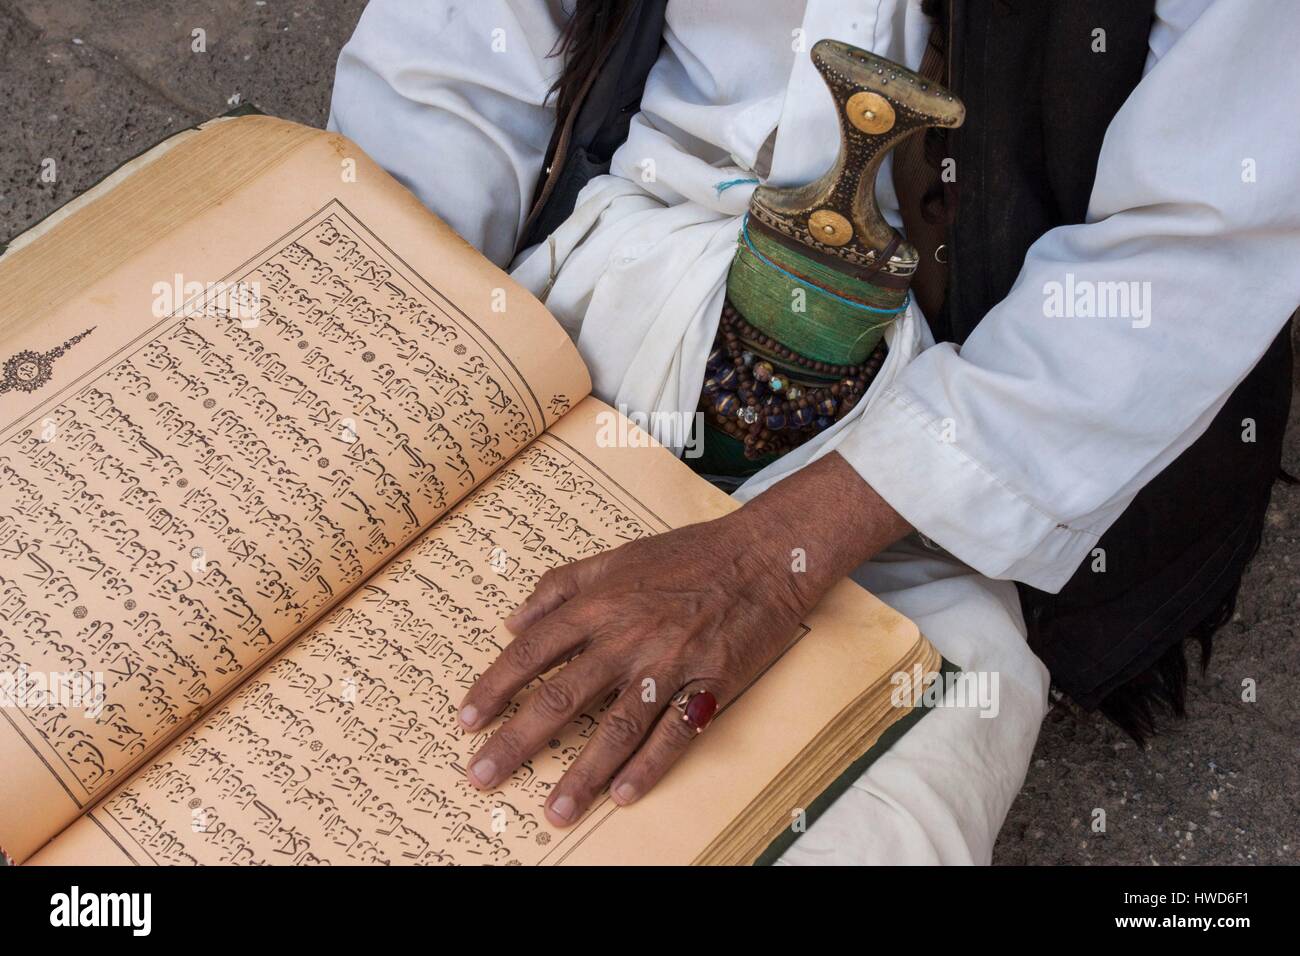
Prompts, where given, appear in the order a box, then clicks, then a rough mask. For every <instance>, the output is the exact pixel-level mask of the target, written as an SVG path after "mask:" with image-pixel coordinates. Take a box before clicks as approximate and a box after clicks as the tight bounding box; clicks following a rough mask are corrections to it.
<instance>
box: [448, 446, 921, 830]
mask: <svg viewBox="0 0 1300 956" xmlns="http://www.w3.org/2000/svg"><path fill="white" fill-rule="evenodd" d="M909 530H910V528H909V527H908V525H907V523H906V522H905V521H904V520H903V519H902V518H901V517H899V515H898V514H897V513H896V512H894V510H893V509H892V508H890V507H889V505H888V504H886V503H885V501H884V500H883V499H882V498H880V496H879V495H877V494H876V493H875V492H874V491H873V490H872V489H871V487H870V486H869V485H867V484H866V483H865V482H864V481H863V480H862V479H861V478H860V477H859V476H858V474H857V472H855V471H854V470H853V469H852V468H851V467H850V466H849V464H848V463H847V462H846V461H845V460H844V459H843V458H842V457H840V456H839V455H838V454H836V453H834V452H832V453H831V454H829V455H826V456H823V457H822V458H820V459H818V460H817V461H816V462H814V463H812V464H811V465H809V466H808V467H806V468H804V469H802V470H801V471H799V472H797V473H795V474H794V475H791V476H790V477H789V478H787V479H785V480H784V481H782V482H780V483H779V484H777V485H775V486H773V487H772V488H770V489H769V490H767V491H766V492H764V493H763V494H761V495H759V496H758V497H756V498H755V499H754V500H753V501H751V502H749V503H748V504H746V505H744V506H743V507H741V508H740V509H739V510H738V511H735V512H733V513H731V514H729V515H727V516H725V517H723V518H718V519H716V520H714V521H707V522H704V523H702V524H695V525H688V526H687V527H684V528H679V529H676V530H674V531H669V532H668V533H666V534H661V535H657V536H655V537H652V538H643V539H640V540H637V541H633V542H629V543H628V544H625V545H623V546H621V547H619V548H615V549H613V550H611V551H607V552H605V553H604V554H600V555H596V556H595V557H591V558H586V559H584V560H582V561H576V562H574V563H573V564H569V565H565V566H563V567H560V568H556V569H554V570H552V571H549V572H547V573H546V574H545V575H544V576H543V577H542V579H541V581H540V582H539V583H538V585H537V589H536V590H535V591H534V592H533V594H532V596H530V597H529V598H528V600H527V601H525V602H524V603H523V605H521V606H520V608H519V609H518V610H517V611H515V613H514V614H512V615H511V616H510V617H509V618H507V619H506V627H507V628H509V629H510V631H511V632H512V633H514V634H515V635H516V637H515V640H514V641H513V642H512V643H511V644H510V645H509V646H508V647H507V648H506V649H505V650H504V651H503V652H502V653H501V655H500V657H498V658H497V660H496V661H495V662H494V663H493V664H492V665H491V666H490V667H489V668H488V669H487V670H486V671H484V672H483V674H482V676H481V677H479V679H478V680H477V681H476V682H475V684H474V686H473V687H472V688H470V691H469V693H468V694H467V695H466V697H465V700H464V701H463V702H462V703H461V707H460V720H461V723H462V724H463V725H464V726H465V727H466V728H468V729H470V730H475V729H478V728H480V727H482V726H484V725H485V724H488V723H489V722H491V721H492V720H493V719H494V718H495V717H496V716H497V715H498V714H500V713H501V712H502V710H504V709H505V707H506V705H507V704H508V703H509V702H510V699H511V698H512V697H513V696H514V695H515V694H517V693H518V692H519V691H520V690H521V689H522V688H523V687H524V686H525V685H526V684H528V683H529V682H530V681H532V680H533V679H534V678H536V677H538V676H540V675H542V674H545V673H546V672H547V671H548V670H550V668H552V667H554V666H555V665H556V664H559V663H561V662H563V661H569V663H567V664H565V665H564V667H562V668H560V669H559V670H558V671H556V672H555V673H554V674H552V675H551V676H549V677H548V678H547V679H546V680H545V681H544V682H543V683H541V684H540V685H538V687H537V688H536V689H535V690H534V691H533V692H532V693H531V694H530V695H529V696H528V698H527V699H526V700H525V701H524V702H523V704H522V705H521V706H520V708H519V711H518V713H516V714H515V715H514V716H513V717H511V718H510V719H509V720H508V721H506V722H505V723H504V724H502V725H501V727H500V728H499V729H498V730H497V731H496V733H495V734H493V735H492V737H491V738H490V739H489V740H488V741H487V743H485V744H484V745H483V746H482V748H480V750H479V751H478V753H477V754H475V756H474V759H473V760H472V761H471V762H470V766H469V778H470V782H471V783H473V784H474V785H475V786H477V787H480V788H482V789H488V788H491V787H495V786H497V785H498V784H500V783H502V782H503V781H505V780H506V779H508V778H509V777H510V775H511V774H512V773H514V772H515V770H516V769H518V767H519V765H520V764H521V763H523V762H524V761H525V760H527V759H528V758H529V757H530V756H532V755H533V754H534V753H535V752H536V751H537V750H539V749H540V748H541V747H542V746H543V745H545V743H546V742H547V741H548V740H550V739H551V738H553V737H555V736H557V735H558V733H559V731H560V730H561V728H563V727H564V726H565V725H566V724H567V723H568V722H569V721H571V720H572V719H574V718H575V717H577V716H578V715H579V714H581V713H582V711H583V710H584V709H585V708H586V707H588V706H589V705H590V704H591V703H592V702H593V701H595V700H598V699H599V698H601V697H603V696H604V695H605V694H606V693H607V692H609V691H610V690H611V689H613V688H621V692H620V693H619V696H618V698H617V700H616V701H615V703H614V704H613V706H612V707H611V708H610V710H609V711H608V712H607V713H606V714H605V715H604V717H603V718H602V719H601V721H600V724H599V726H598V727H597V729H596V731H595V736H594V737H593V738H592V740H591V741H590V742H589V743H588V744H587V746H586V747H585V748H584V749H583V751H582V753H581V754H579V755H578V758H577V759H576V760H575V761H574V763H573V765H572V766H571V767H570V768H569V769H568V771H567V772H566V773H565V774H564V776H563V778H561V780H560V782H559V783H558V784H557V785H556V787H555V789H554V791H553V792H552V793H551V795H550V797H549V799H548V800H547V802H546V815H547V818H548V819H549V820H550V821H551V822H552V823H553V824H556V825H557V826H565V825H568V824H571V823H574V822H576V821H577V820H578V819H579V817H581V815H582V813H583V812H584V811H585V810H586V809H587V807H588V806H589V805H590V804H591V802H592V800H593V799H595V797H596V796H597V795H598V794H599V793H600V792H601V790H602V789H603V788H604V787H605V786H606V784H607V783H609V781H610V780H611V778H614V783H613V788H612V790H613V799H614V801H615V802H616V803H619V804H628V803H631V802H632V801H634V800H636V799H638V798H639V797H641V796H642V795H644V794H645V793H646V792H647V791H648V790H649V789H650V788H651V787H652V786H654V785H655V783H656V782H657V781H658V780H659V779H660V778H661V777H662V776H663V775H664V773H665V772H667V770H668V768H669V767H671V766H672V764H673V763H674V762H675V761H676V760H677V758H678V757H679V756H681V754H682V752H683V751H684V750H685V749H686V747H687V745H688V744H689V743H690V742H691V740H692V739H694V737H695V731H694V730H693V729H692V728H691V727H690V726H689V725H688V724H687V723H686V722H685V721H683V720H682V719H681V718H682V715H681V713H680V712H679V711H678V710H676V709H675V708H672V707H670V706H669V703H670V702H671V700H672V698H673V697H675V696H676V695H677V694H678V693H679V692H680V691H682V690H695V689H703V690H708V691H710V692H711V693H712V694H713V695H714V696H715V697H716V698H717V701H718V706H719V707H725V706H726V705H727V704H728V703H730V702H731V701H732V700H733V699H734V698H735V696H736V695H737V694H739V693H740V692H741V691H742V690H743V689H744V688H745V687H746V686H747V685H748V684H749V682H750V681H751V680H752V679H753V678H754V677H755V675H757V674H759V673H760V672H762V670H763V669H764V668H765V667H767V665H768V664H770V663H771V662H772V661H773V660H774V659H775V658H776V657H778V656H779V655H780V654H781V653H782V651H784V650H785V648H786V647H787V646H788V644H789V643H790V640H791V638H792V637H793V636H794V632H795V629H796V627H797V625H798V623H799V620H800V618H801V617H802V616H803V615H805V614H806V613H807V612H808V611H809V610H811V609H812V607H813V606H814V605H816V603H817V602H818V601H819V600H820V599H821V597H822V595H823V594H824V593H825V592H826V591H827V589H829V588H830V586H831V585H832V584H834V583H835V582H836V581H838V580H839V579H840V578H842V577H844V576H845V575H846V574H848V572H849V571H851V570H852V569H853V568H855V567H856V566H857V565H859V564H861V563H862V562H863V561H865V560H867V559H868V558H870V557H871V556H872V555H874V554H875V553H876V552H878V551H880V550H881V549H882V548H884V547H885V546H887V545H889V544H891V543H892V542H894V541H896V540H897V539H899V538H901V537H902V536H903V535H904V534H906V533H907V532H908V531H909ZM795 549H802V552H803V555H802V560H801V561H800V560H796V558H797V556H798V552H797V551H796V550H795ZM800 566H802V568H803V569H801V570H795V568H796V567H800Z"/></svg>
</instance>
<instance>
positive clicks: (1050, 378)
mask: <svg viewBox="0 0 1300 956" xmlns="http://www.w3.org/2000/svg"><path fill="white" fill-rule="evenodd" d="M1297 43H1300V4H1297V3H1295V2H1294V0H1251V2H1249V3H1247V2H1244V0H1215V2H1213V3H1212V4H1211V5H1210V6H1209V7H1208V9H1207V10H1206V12H1205V13H1203V14H1202V15H1201V16H1200V17H1199V19H1197V20H1196V22H1195V23H1193V24H1192V25H1191V26H1190V27H1189V28H1188V29H1187V30H1186V32H1184V33H1183V34H1182V35H1181V36H1180V37H1179V38H1178V39H1177V40H1176V42H1175V43H1174V45H1173V46H1172V48H1171V49H1169V51H1168V52H1167V53H1165V54H1164V56H1162V57H1161V58H1160V59H1159V61H1158V62H1157V63H1156V64H1155V66H1154V68H1153V69H1152V70H1151V71H1150V72H1149V73H1148V74H1147V76H1146V77H1145V78H1144V79H1143V80H1142V82H1141V83H1140V84H1139V85H1138V87H1137V89H1136V90H1135V91H1134V93H1133V95H1132V96H1131V97H1130V98H1129V100H1128V101H1127V102H1126V103H1125V105H1124V106H1123V108H1122V109H1121V110H1120V112H1119V113H1118V115H1117V116H1116V117H1115V119H1114V120H1113V122H1112V123H1111V125H1110V128H1109V130H1108V131H1107V134H1106V139H1105V143H1104V145H1103V147H1102V150H1101V156H1100V161H1099V164H1098V169H1097V177H1096V181H1095V185H1094V189H1093V194H1092V200H1091V205H1090V207H1089V211H1088V217H1087V222H1086V223H1084V224H1081V225H1075V226H1066V227H1061V228H1058V229H1054V230H1052V231H1051V232H1049V233H1047V234H1046V235H1044V236H1042V237H1041V238H1040V239H1039V240H1038V241H1037V242H1035V243H1034V245H1033V246H1032V247H1031V248H1030V250H1029V253H1028V255H1027V256H1026V257H1025V262H1024V266H1023V268H1022V270H1021V272H1020V275H1019V278H1018V279H1017V281H1016V283H1015V285H1014V287H1013V288H1012V290H1011V292H1010V293H1009V294H1008V295H1007V297H1006V298H1005V299H1004V300H1003V301H1002V302H1000V303H999V304H998V305H997V306H996V307H994V308H993V309H992V310H990V311H989V313H988V314H987V315H986V316H985V317H984V319H983V321H982V322H981V323H980V324H979V326H978V327H977V328H976V330H975V331H974V333H973V334H972V335H971V336H970V338H969V339H968V340H967V342H966V343H965V344H964V345H963V346H962V347H961V348H960V349H958V348H956V347H954V346H952V345H951V344H944V345H939V346H936V347H933V348H930V349H928V350H926V351H924V352H923V353H921V355H920V356H918V358H917V359H916V360H915V361H914V362H913V364H911V365H910V366H909V367H907V368H906V369H904V370H903V372H902V373H901V375H900V377H899V378H898V379H897V380H896V381H895V382H894V383H893V385H892V386H891V387H890V388H889V389H888V390H887V391H886V392H884V393H882V395H881V401H880V402H878V403H876V404H875V405H873V406H872V407H871V408H870V409H869V411H868V413H867V414H866V415H865V416H864V419H863V422H862V423H861V424H860V426H859V427H858V428H857V429H855V430H854V432H855V433H854V434H852V435H851V436H846V440H845V441H844V442H843V443H842V444H841V445H840V447H839V450H840V452H841V453H842V454H843V455H844V456H845V457H846V458H847V459H848V460H849V461H850V462H851V463H852V464H853V465H854V466H855V468H856V469H857V470H858V471H859V472H860V473H861V474H862V476H863V477H864V478H865V479H866V480H867V481H868V482H869V483H870V484H871V485H872V487H874V488H875V489H876V490H877V491H878V492H879V493H880V494H881V496H883V497H884V498H885V499H886V500H887V501H888V502H889V503H890V504H891V505H892V506H893V507H894V508H895V509H896V510H897V511H898V512H899V513H900V514H902V515H903V516H904V517H905V518H907V519H908V520H909V521H910V522H911V523H912V524H913V525H914V526H915V527H916V528H917V529H918V530H919V531H920V532H921V533H922V534H924V535H926V536H928V537H930V538H931V539H933V540H934V541H935V542H937V543H938V544H940V545H942V546H944V547H945V548H947V549H948V550H949V551H950V552H952V553H953V554H954V555H956V556H957V557H959V558H961V559H962V560H963V561H965V562H966V563H968V564H970V565H971V566H972V567H974V568H976V569H977V570H979V571H980V572H982V573H983V574H986V575H988V576H990V577H995V578H1010V579H1014V580H1019V581H1024V582H1026V583H1028V584H1031V585H1033V586H1035V587H1038V588H1042V589H1044V590H1048V591H1055V590H1059V589H1060V588H1061V586H1063V585H1064V583H1065V582H1066V581H1067V580H1069V578H1070V577H1071V575H1072V574H1073V573H1074V571H1075V570H1076V568H1077V567H1078V565H1079V563H1080V562H1081V561H1082V560H1083V559H1084V558H1085V557H1086V556H1087V555H1088V553H1089V551H1090V550H1091V548H1092V547H1093V546H1094V545H1095V542H1096V540H1097V539H1098V538H1099V537H1100V536H1101V534H1102V532H1103V531H1105V530H1106V528H1107V527H1109V526H1110V524H1111V523H1112V522H1113V521H1114V520H1115V519H1116V518H1117V517H1118V516H1119V514H1120V513H1121V512H1122V511H1123V510H1124V508H1125V507H1126V506H1127V505H1128V503H1129V502H1130V501H1132V499H1133V497H1134V496H1135V495H1136V494H1137V492H1138V491H1139V490H1140V489H1141V488H1142V487H1143V485H1144V484H1145V483H1146V482H1148V481H1149V480H1150V479H1151V478H1153V477H1154V476H1155V475H1156V474H1158V473H1159V472H1160V471H1161V470H1162V469H1163V468H1164V467H1165V466H1167V465H1168V464H1169V463H1170V462H1171V461H1173V459H1174V458H1175V457H1177V456H1178V454H1179V453H1180V452H1182V451H1183V450H1184V449H1185V448H1187V447H1188V446H1189V445H1190V444H1191V443H1192V442H1193V441H1194V440H1195V439H1196V438H1197V437H1198V436H1199V435H1200V434H1201V433H1202V432H1203V431H1204V430H1205V428H1206V427H1207V426H1208V425H1209V423H1210V421H1211V419H1212V418H1213V417H1214V415H1215V414H1216V412H1217V411H1218V410H1219V409H1220V408H1221V407H1222V406H1223V404H1224V402H1226V400H1227V398H1228V396H1229V395H1230V394H1231V392H1232V391H1233V389H1234V388H1235V387H1236V385H1237V384H1238V383H1239V382H1240V381H1241V380H1242V379H1243V378H1244V377H1245V376H1246V375H1247V374H1248V373H1249V372H1250V370H1251V368H1252V367H1253V366H1254V365H1255V363H1256V362H1257V361H1258V360H1259V358H1260V357H1261V356H1262V355H1263V353H1264V351H1265V350H1266V349H1267V347H1268V346H1269V345H1270V343H1271V342H1272V341H1273V339H1274V338H1275V337H1276V336H1277V334H1278V332H1279V330H1280V329H1281V327H1282V326H1283V324H1284V323H1285V322H1286V319H1287V317H1288V316H1289V315H1290V314H1291V312H1292V311H1293V310H1294V309H1295V308H1296V305H1297V304H1298V303H1300V160H1297V156H1300V123H1297V122H1296V119H1295V116H1294V104H1293V100H1294V98H1295V95H1296V93H1297V91H1300V57H1297V55H1296V46H1297ZM1080 95H1086V90H1081V91H1080ZM1112 283H1122V284H1123V285H1122V286H1120V285H1112ZM1124 294H1130V295H1131V298H1130V301H1129V302H1128V304H1127V308H1125V307H1124V303H1123V298H1122V297H1123V295H1124ZM1089 295H1093V296H1094V302H1093V304H1092V310H1093V311H1094V313H1097V312H1101V313H1105V312H1108V311H1109V312H1110V313H1111V314H1112V315H1114V313H1115V312H1119V313H1121V314H1119V315H1117V316H1115V317H1109V318H1104V317H1083V315H1081V314H1080V313H1086V312H1088V308H1089V306H1088V302H1087V297H1088V296H1089ZM1071 303H1073V304H1072V305H1071ZM1117 306H1118V308H1117ZM1062 311H1064V312H1065V313H1066V314H1065V315H1061V314H1060V313H1061V312H1062ZM1225 493H1231V489H1225Z"/></svg>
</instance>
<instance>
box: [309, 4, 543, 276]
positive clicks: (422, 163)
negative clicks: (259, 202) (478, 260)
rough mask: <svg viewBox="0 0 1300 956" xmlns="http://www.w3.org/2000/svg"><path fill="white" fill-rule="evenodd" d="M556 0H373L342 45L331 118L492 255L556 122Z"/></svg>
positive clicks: (507, 235)
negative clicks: (551, 95) (551, 94)
mask: <svg viewBox="0 0 1300 956" xmlns="http://www.w3.org/2000/svg"><path fill="white" fill-rule="evenodd" d="M563 23H564V14H563V12H562V10H561V4H560V2H559V0H550V2H548V0H370V3H369V5H368V6H367V7H366V9H365V12H364V13H363V14H362V16H361V22H360V23H359V24H358V25H357V29H356V32H355V33H354V34H353V36H352V39H351V40H349V41H348V43H347V45H346V46H344V48H343V51H342V53H341V54H340V55H339V61H338V68H337V72H336V74H335V78H334V95H333V102H332V105H331V115H330V121H329V128H330V129H332V130H335V131H337V132H340V133H342V134H344V135H345V136H348V137H349V138H351V139H352V140H354V141H355V142H356V143H357V144H358V145H359V146H360V147H361V148H362V149H364V150H365V151H366V153H367V154H368V155H369V156H370V157H371V158H372V159H374V160H375V161H376V162H377V163H379V165H380V166H382V167H383V168H384V169H386V170H388V171H389V172H390V173H392V174H393V175H394V176H395V177H396V178H397V179H398V180H400V181H401V182H402V183H403V184H404V185H406V186H407V187H408V188H410V189H411V190H412V191H413V192H414V193H415V194H416V195H417V196H418V197H419V198H420V201H421V202H423V203H424V204H425V205H426V206H428V207H429V208H430V209H431V210H433V211H434V212H435V213H437V214H438V215H439V216H440V217H442V218H443V219H444V220H446V222H447V223H449V224H450V225H451V226H452V227H453V228H454V229H455V230H456V231H457V232H459V233H460V234H461V235H462V236H464V237H465V239H467V240H468V241H469V242H471V243H472V244H473V245H474V246H476V247H478V248H479V249H480V250H482V251H483V253H484V254H485V255H487V257H488V258H489V259H491V260H492V261H493V262H496V263H497V264H498V265H505V264H506V263H507V262H508V261H509V260H510V257H511V255H512V253H513V251H514V245H515V241H516V239H517V238H518V235H519V231H520V228H521V227H522V225H523V221H524V218H525V216H526V215H527V214H528V205H529V203H531V201H532V192H533V188H534V186H535V185H536V182H537V177H538V175H539V173H540V171H541V166H542V161H543V159H544V158H545V153H546V146H547V143H548V142H549V141H550V137H551V131H552V129H553V126H554V122H555V113H554V110H553V109H552V108H551V107H550V106H548V105H547V104H546V93H547V90H548V89H549V88H550V86H551V84H552V83H553V82H554V80H555V77H556V75H557V74H558V72H559V69H560V66H561V62H560V58H559V57H551V56H549V54H550V53H551V51H552V49H553V48H554V46H555V42H556V40H557V39H558V37H559V32H560V29H561V28H562V26H563Z"/></svg>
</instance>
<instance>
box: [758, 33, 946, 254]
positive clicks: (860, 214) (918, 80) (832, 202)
mask: <svg viewBox="0 0 1300 956" xmlns="http://www.w3.org/2000/svg"><path fill="white" fill-rule="evenodd" d="M812 60H813V64H814V65H815V66H816V67H817V70H818V72H819V73H821V76H822V79H823V80H824V81H825V83H826V86H827V87H828V88H829V89H830V91H831V95H832V96H833V97H834V98H835V106H836V111H837V113H838V115H839V122H840V150H839V155H838V156H837V157H836V160H835V165H834V166H832V167H831V168H830V169H829V170H828V171H827V172H826V173H825V175H823V176H822V177H821V178H820V179H817V180H816V181H814V182H811V183H809V184H807V185H805V186H797V187H793V188H786V189H780V188H774V187H771V186H763V187H760V188H759V189H757V190H755V191H754V196H753V199H752V201H751V203H750V218H751V221H752V222H756V223H758V224H759V225H760V227H762V228H765V229H766V230H768V231H770V232H772V233H773V234H774V237H775V238H777V239H779V240H780V241H782V242H783V243H785V244H787V245H793V246H795V247H796V248H797V249H798V250H799V251H801V252H805V253H807V252H810V251H811V252H812V253H815V254H816V256H815V257H825V258H826V259H828V260H830V261H831V262H832V263H837V264H842V265H841V268H843V269H845V270H846V271H847V272H848V273H849V275H853V276H858V277H862V276H864V275H871V274H873V273H874V274H877V275H881V277H882V278H883V277H885V276H895V277H899V278H910V277H911V275H912V273H914V272H915V271H916V266H917V253H916V250H915V249H914V248H913V247H912V246H911V245H909V244H907V243H905V242H900V241H897V240H898V236H897V233H896V232H895V231H894V229H893V227H892V226H890V225H889V223H887V222H886V221H885V219H884V217H883V216H881V214H880V208H879V207H878V206H877V205H876V176H877V174H878V173H879V172H880V166H881V163H883V162H884V159H885V156H886V154H887V153H888V152H889V150H891V149H893V148H894V147H895V146H897V145H898V144H899V143H901V142H902V141H903V140H904V139H906V138H907V137H908V136H911V135H912V134H913V133H916V132H918V131H920V130H923V129H925V128H927V127H931V126H936V127H944V128H949V129H951V128H954V127H957V126H960V125H961V124H962V120H963V119H964V118H965V115H966V110H965V107H964V106H963V105H962V103H961V101H960V100H958V99H957V97H955V96H953V94H951V93H949V92H948V91H947V90H946V89H944V88H943V87H941V86H939V85H938V84H936V83H934V82H933V81H931V80H927V79H926V78H925V77H922V76H920V75H919V74H917V73H913V72H912V71H911V70H908V69H905V68H903V67H901V66H899V65H898V64H896V63H893V62H891V61H890V60H886V59H883V58H881V57H878V56H875V55H874V54H871V53H868V52H866V51H865V50H860V49H858V48H857V47H853V46H850V45H849V44H847V43H841V42H838V41H836V40H822V41H820V42H818V43H817V44H816V45H815V46H814V47H813V48H812ZM886 254H889V262H888V263H885V264H883V265H882V264H880V258H881V256H883V255H886Z"/></svg>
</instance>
